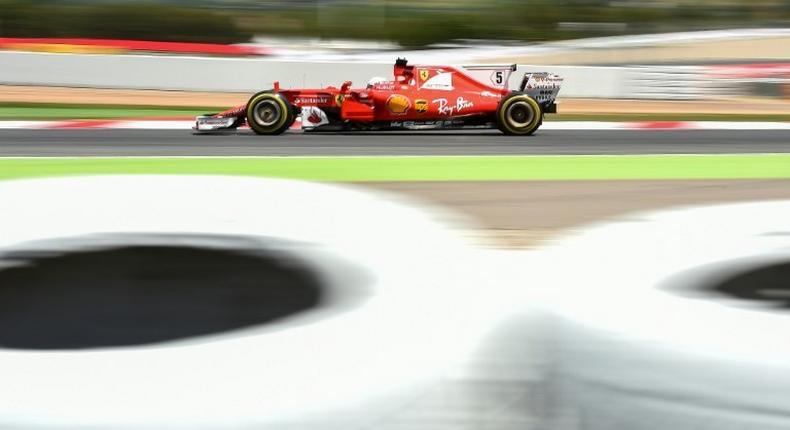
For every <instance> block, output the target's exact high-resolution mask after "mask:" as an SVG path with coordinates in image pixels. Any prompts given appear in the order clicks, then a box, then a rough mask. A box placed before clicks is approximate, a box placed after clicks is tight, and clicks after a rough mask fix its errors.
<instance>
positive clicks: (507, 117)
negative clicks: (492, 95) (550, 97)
mask: <svg viewBox="0 0 790 430" xmlns="http://www.w3.org/2000/svg"><path fill="white" fill-rule="evenodd" d="M496 124H497V128H498V129H499V130H500V131H501V132H502V133H505V134H509V135H517V136H529V135H531V134H532V133H534V132H535V130H537V129H538V127H540V126H541V124H543V112H542V110H541V108H540V105H539V104H538V102H536V101H535V99H533V98H532V97H530V96H528V95H526V94H513V95H510V96H507V97H505V98H504V99H502V101H501V102H499V107H498V108H497V111H496Z"/></svg>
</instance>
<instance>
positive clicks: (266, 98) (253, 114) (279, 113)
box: [247, 91, 296, 135]
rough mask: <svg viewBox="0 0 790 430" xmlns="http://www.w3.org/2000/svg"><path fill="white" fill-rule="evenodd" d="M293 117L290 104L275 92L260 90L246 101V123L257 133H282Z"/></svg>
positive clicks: (291, 122)
mask: <svg viewBox="0 0 790 430" xmlns="http://www.w3.org/2000/svg"><path fill="white" fill-rule="evenodd" d="M295 119H296V117H295V115H294V113H293V109H292V107H291V104H290V103H288V101H287V100H285V98H284V97H283V96H281V95H279V94H277V93H272V92H266V91H265V92H261V93H258V94H255V95H254V96H252V98H250V101H249V102H248V103H247V124H249V125H250V128H251V129H252V131H254V132H255V133H257V134H267V135H273V134H282V133H283V132H285V130H287V129H288V128H289V127H291V124H293V123H294V120H295Z"/></svg>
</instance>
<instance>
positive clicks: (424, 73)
mask: <svg viewBox="0 0 790 430" xmlns="http://www.w3.org/2000/svg"><path fill="white" fill-rule="evenodd" d="M430 75H431V72H429V71H428V69H420V79H421V80H423V81H427V80H428V77H429V76H430Z"/></svg>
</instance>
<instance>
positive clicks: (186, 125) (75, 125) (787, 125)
mask: <svg viewBox="0 0 790 430" xmlns="http://www.w3.org/2000/svg"><path fill="white" fill-rule="evenodd" d="M193 125H194V121H192V120H118V121H115V120H111V121H108V120H96V121H91V120H76V121H0V129H4V130H30V129H53V130H57V129H105V130H108V129H110V130H112V129H118V130H191V129H192V126H193ZM542 128H543V129H545V130H790V122H757V121H754V122H745V121H744V122H728V121H642V122H613V121H556V122H546V123H545V124H543V126H542Z"/></svg>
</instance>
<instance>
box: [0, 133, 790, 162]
mask: <svg viewBox="0 0 790 430" xmlns="http://www.w3.org/2000/svg"><path fill="white" fill-rule="evenodd" d="M730 153H790V131H788V130H760V131H755V130H736V131H733V130H633V131H632V130H598V131H595V130H544V131H539V132H538V134H536V135H535V136H532V137H514V136H504V135H502V134H500V133H499V132H497V131H490V130H475V131H462V132H430V131H426V132H387V133H385V132H376V133H359V132H357V133H344V134H327V133H323V134H303V133H298V132H293V133H291V132H289V133H286V134H285V135H282V136H256V135H254V134H252V132H250V131H246V130H242V131H238V132H236V133H232V134H223V135H193V134H191V132H190V131H188V130H184V131H180V130H117V129H116V130H0V156H5V157H10V156H20V157H23V156H263V155H270V156H289V155H290V156H311V155H315V156H331V155H357V156H359V155H530V154H534V155H552V154H554V155H572V154H580V155H582V154H583V155H587V154H730Z"/></svg>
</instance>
